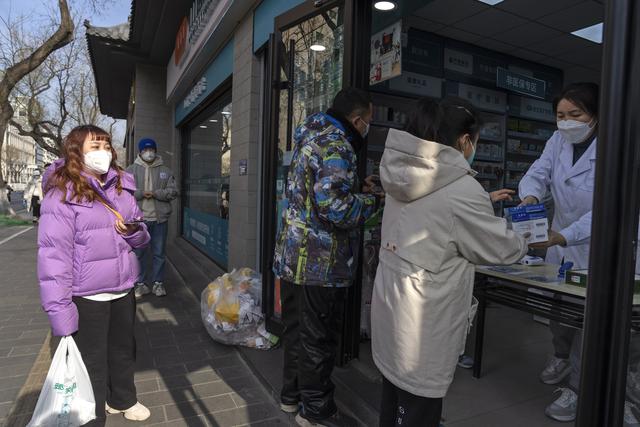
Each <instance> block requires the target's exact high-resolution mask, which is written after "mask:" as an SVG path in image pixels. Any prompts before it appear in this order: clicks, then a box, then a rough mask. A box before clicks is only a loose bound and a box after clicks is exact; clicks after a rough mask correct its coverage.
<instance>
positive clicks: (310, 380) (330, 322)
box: [281, 281, 347, 421]
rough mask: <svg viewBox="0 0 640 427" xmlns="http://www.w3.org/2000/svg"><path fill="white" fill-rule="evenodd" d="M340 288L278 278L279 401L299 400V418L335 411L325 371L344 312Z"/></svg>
mask: <svg viewBox="0 0 640 427" xmlns="http://www.w3.org/2000/svg"><path fill="white" fill-rule="evenodd" d="M346 291H347V290H346V289H345V288H329V287H321V286H300V285H295V284H293V283H289V282H285V281H283V282H282V288H281V297H282V322H283V323H284V327H285V330H284V334H283V337H282V343H283V347H284V376H283V382H282V392H281V399H282V402H283V403H286V404H296V403H298V402H300V401H301V402H302V406H303V414H304V416H305V418H308V419H310V420H312V421H322V420H324V419H326V418H329V417H331V416H332V415H333V414H335V412H336V411H337V407H336V404H335V401H334V399H333V391H334V388H335V386H334V385H333V382H331V372H332V371H333V367H334V365H335V359H336V348H337V345H338V334H339V332H340V328H341V325H342V316H343V312H344V301H345V296H346Z"/></svg>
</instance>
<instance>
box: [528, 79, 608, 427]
mask: <svg viewBox="0 0 640 427" xmlns="http://www.w3.org/2000/svg"><path fill="white" fill-rule="evenodd" d="M554 110H555V111H556V117H557V123H558V130H557V131H556V132H555V133H554V134H553V136H552V137H551V138H550V139H549V140H548V141H547V143H546V145H545V148H544V152H543V153H542V155H541V156H540V158H539V159H538V160H537V161H536V162H535V163H533V165H531V168H530V169H529V170H528V171H527V173H526V175H525V176H524V178H523V179H522V181H521V182H520V186H519V193H520V194H519V195H520V198H521V199H522V204H524V205H528V204H535V203H539V202H542V201H543V200H545V199H547V198H548V197H549V196H551V197H552V198H553V202H554V216H553V221H552V226H551V231H550V232H549V233H550V234H549V241H548V242H545V243H541V244H537V245H533V246H534V247H539V248H547V249H548V250H547V259H546V261H547V262H548V263H551V264H555V265H557V266H558V267H560V265H561V264H562V263H563V262H572V263H573V268H575V269H578V268H588V265H589V244H590V237H591V209H592V205H593V186H594V177H595V164H596V145H597V138H596V136H597V133H598V86H597V85H596V84H595V83H576V84H572V85H569V86H567V87H566V88H565V89H564V90H563V91H562V93H561V95H560V96H559V97H558V98H557V100H556V102H555V103H554ZM551 331H552V333H553V345H554V350H555V354H554V356H553V357H552V358H550V360H549V363H548V364H547V366H546V367H545V369H544V370H543V371H542V373H541V374H540V379H541V380H542V382H544V383H546V384H558V383H560V382H561V381H562V380H564V379H565V378H566V377H567V376H569V375H570V374H571V373H572V361H573V359H574V357H573V355H572V357H571V358H570V357H569V356H570V355H571V353H572V344H576V343H575V341H579V340H576V339H575V337H576V332H577V331H576V329H572V328H569V327H566V326H562V325H560V324H558V323H556V322H551ZM578 344H579V343H578ZM574 352H576V353H577V355H578V358H579V355H580V351H579V349H574ZM572 376H573V375H572ZM578 381H579V378H578V379H577V381H571V382H574V383H575V384H574V386H575V387H573V390H572V389H571V388H567V389H563V393H562V395H561V396H560V398H559V399H558V400H556V402H554V403H552V404H551V405H550V406H549V407H548V408H547V411H546V413H547V415H548V416H550V417H551V418H554V419H556V420H558V421H572V420H573V419H574V418H575V410H576V403H577V395H576V393H575V392H576V391H577V389H576V388H577V386H578V384H577V382H578Z"/></svg>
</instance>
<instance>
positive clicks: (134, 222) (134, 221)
mask: <svg viewBox="0 0 640 427" xmlns="http://www.w3.org/2000/svg"><path fill="white" fill-rule="evenodd" d="M142 222H144V219H142V218H133V219H129V220H127V221H125V222H124V225H138V224H140V223H142Z"/></svg>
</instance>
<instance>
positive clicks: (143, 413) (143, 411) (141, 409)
mask: <svg viewBox="0 0 640 427" xmlns="http://www.w3.org/2000/svg"><path fill="white" fill-rule="evenodd" d="M104 409H105V410H106V411H107V412H108V413H110V414H124V417H125V418H126V419H128V420H131V421H144V420H146V419H147V418H149V417H150V416H151V411H149V408H147V407H146V406H144V405H143V404H142V403H140V402H136V404H135V405H133V406H132V407H131V408H129V409H125V410H123V411H121V410H119V409H114V408H112V407H111V406H109V405H108V404H106V403H105V404H104Z"/></svg>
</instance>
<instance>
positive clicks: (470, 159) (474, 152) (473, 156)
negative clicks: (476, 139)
mask: <svg viewBox="0 0 640 427" xmlns="http://www.w3.org/2000/svg"><path fill="white" fill-rule="evenodd" d="M471 147H472V148H473V152H472V153H471V155H470V156H469V158H468V159H466V160H467V162H468V163H469V166H471V164H472V163H473V159H475V158H476V146H475V145H473V143H471Z"/></svg>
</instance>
